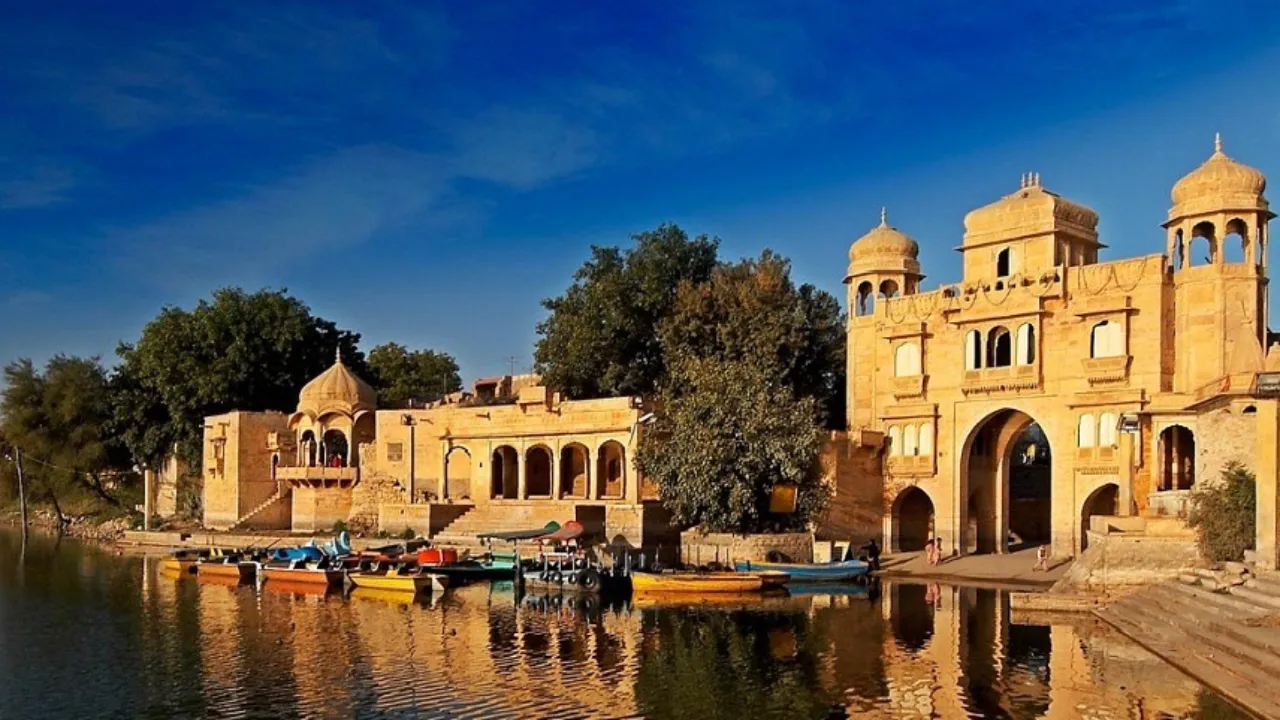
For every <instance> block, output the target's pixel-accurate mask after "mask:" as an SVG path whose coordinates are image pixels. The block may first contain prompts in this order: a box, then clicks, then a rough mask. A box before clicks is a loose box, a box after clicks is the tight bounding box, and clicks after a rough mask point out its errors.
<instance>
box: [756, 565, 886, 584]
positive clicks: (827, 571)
mask: <svg viewBox="0 0 1280 720" xmlns="http://www.w3.org/2000/svg"><path fill="white" fill-rule="evenodd" d="M733 567H734V569H735V570H737V571H738V572H783V573H786V574H788V575H790V576H791V580H792V581H793V582H797V583H801V582H803V583H812V582H846V581H849V580H856V579H858V578H860V577H862V576H863V575H866V574H867V571H868V570H870V568H871V566H870V565H868V564H867V563H865V562H863V561H861V560H843V561H838V562H829V563H771V562H735V563H734V564H733Z"/></svg>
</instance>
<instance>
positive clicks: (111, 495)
mask: <svg viewBox="0 0 1280 720" xmlns="http://www.w3.org/2000/svg"><path fill="white" fill-rule="evenodd" d="M4 377H5V389H4V393H3V396H2V397H0V414H2V415H3V419H0V434H3V436H4V437H5V439H6V441H7V442H8V443H9V444H10V445H12V446H13V447H15V448H17V449H20V450H21V451H22V453H23V455H24V457H25V458H26V460H25V462H24V465H25V469H26V473H25V475H26V477H28V478H30V487H31V496H32V497H33V498H34V499H37V500H45V501H48V502H51V503H53V505H54V507H55V508H56V509H57V510H58V512H59V514H61V513H62V501H63V500H65V499H66V498H67V496H68V495H71V494H73V493H76V492H78V491H87V492H89V493H91V494H92V495H93V496H94V497H96V498H97V499H99V500H102V501H105V502H107V503H109V504H111V505H115V506H117V507H122V506H123V503H122V502H121V500H120V498H119V497H118V496H117V492H118V491H119V490H120V489H122V485H121V482H122V480H127V479H128V471H129V469H130V467H131V465H132V463H131V462H130V460H129V454H128V452H127V451H126V449H125V447H124V445H123V444H122V443H121V442H119V440H118V439H117V438H116V437H115V436H114V435H113V434H112V433H111V432H110V420H111V413H112V403H113V397H112V392H111V386H110V381H109V379H108V376H107V372H106V370H105V369H104V368H103V367H102V364H101V362H99V360H98V358H78V357H68V356H64V355H58V356H55V357H54V358H53V359H51V360H49V362H48V363H47V364H46V365H45V367H44V369H43V371H42V370H39V369H37V368H36V366H35V365H34V364H33V363H32V362H31V361H30V360H29V359H21V360H17V361H15V362H12V363H10V364H9V365H7V366H6V367H5V369H4Z"/></svg>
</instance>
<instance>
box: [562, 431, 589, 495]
mask: <svg viewBox="0 0 1280 720" xmlns="http://www.w3.org/2000/svg"><path fill="white" fill-rule="evenodd" d="M560 496H561V497H574V498H585V497H586V496H587V448H586V446H585V445H580V444H578V443H570V444H568V445H565V446H564V447H562V448H560Z"/></svg>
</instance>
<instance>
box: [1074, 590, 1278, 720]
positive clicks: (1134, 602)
mask: <svg viewBox="0 0 1280 720" xmlns="http://www.w3.org/2000/svg"><path fill="white" fill-rule="evenodd" d="M1187 597H1188V600H1187V601H1186V602H1185V603H1177V602H1173V601H1171V602H1170V604H1167V605H1166V604H1164V603H1162V602H1159V601H1156V600H1155V599H1154V598H1153V597H1151V596H1149V595H1148V593H1147V591H1142V592H1138V593H1135V594H1133V595H1130V596H1127V597H1125V598H1123V599H1121V600H1120V601H1118V602H1116V603H1114V604H1112V605H1111V606H1109V607H1107V608H1105V609H1103V610H1099V611H1097V612H1096V614H1097V616H1098V617H1100V618H1102V619H1103V620H1105V621H1107V622H1108V623H1110V624H1111V625H1113V626H1115V627H1116V628H1117V629H1119V630H1121V631H1122V632H1124V633H1125V634H1126V635H1129V636H1130V637H1132V638H1133V639H1135V640H1137V641H1138V642H1139V643H1140V644H1142V645H1143V646H1145V647H1147V648H1148V649H1149V650H1151V651H1152V652H1154V653H1156V654H1157V655H1159V656H1161V657H1162V658H1163V659H1164V660H1166V661H1167V662H1169V663H1170V664H1172V665H1174V666H1176V667H1178V668H1180V669H1182V670H1183V671H1184V672H1187V673H1188V674H1190V675H1192V676H1193V677H1196V678H1198V679H1199V680H1200V681H1201V682H1204V683H1205V684H1207V685H1209V686H1211V687H1213V688H1215V689H1217V690H1218V691H1219V692H1221V693H1222V694H1223V695H1226V696H1227V697H1229V698H1231V699H1232V700H1233V701H1234V702H1236V703H1237V704H1240V705H1242V706H1245V707H1247V708H1248V709H1249V710H1250V711H1251V712H1254V713H1256V714H1258V715H1260V716H1261V717H1280V694H1277V693H1276V692H1275V691H1274V690H1271V689H1269V688H1271V687H1272V686H1271V684H1270V683H1271V682H1273V678H1275V677H1276V672H1280V657H1276V656H1274V655H1272V654H1270V653H1269V652H1268V651H1266V649H1265V648H1260V647H1256V646H1253V645H1251V644H1250V643H1248V642H1243V641H1241V640H1240V639H1239V638H1238V637H1235V636H1232V637H1224V636H1223V634H1222V633H1220V632H1217V631H1216V629H1215V628H1214V626H1213V624H1212V622H1207V621H1205V620H1204V619H1203V618H1202V617H1201V616H1203V615H1205V614H1206V613H1205V612H1204V610H1203V608H1202V606H1200V605H1198V604H1197V603H1198V600H1196V599H1195V598H1194V596H1191V595H1188V596H1187Z"/></svg>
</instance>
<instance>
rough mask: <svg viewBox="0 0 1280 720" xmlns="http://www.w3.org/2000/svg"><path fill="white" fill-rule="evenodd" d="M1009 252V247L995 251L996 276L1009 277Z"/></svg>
mask: <svg viewBox="0 0 1280 720" xmlns="http://www.w3.org/2000/svg"><path fill="white" fill-rule="evenodd" d="M1011 252H1012V251H1011V250H1010V249H1009V248H1005V249H1003V250H1001V251H1000V252H998V253H996V277H1002V278H1003V277H1009V269H1010V262H1009V254H1010V253H1011Z"/></svg>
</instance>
